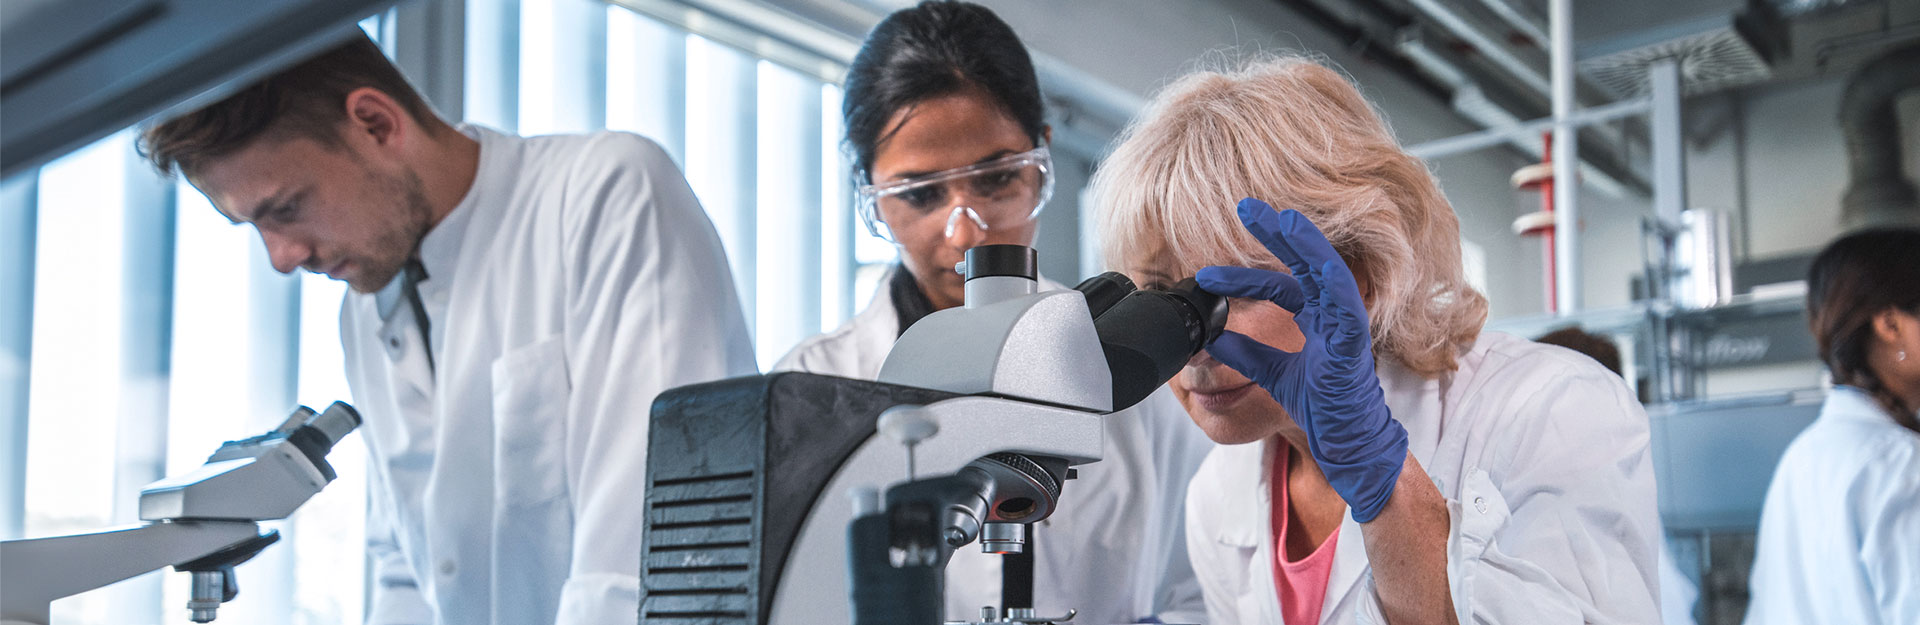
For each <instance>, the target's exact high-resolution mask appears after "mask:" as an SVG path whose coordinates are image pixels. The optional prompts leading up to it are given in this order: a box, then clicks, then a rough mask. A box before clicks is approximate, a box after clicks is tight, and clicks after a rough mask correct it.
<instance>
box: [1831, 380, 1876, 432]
mask: <svg viewBox="0 0 1920 625" xmlns="http://www.w3.org/2000/svg"><path fill="white" fill-rule="evenodd" d="M1891 418H1892V415H1888V414H1887V409H1886V407H1884V406H1881V405H1880V402H1878V401H1875V400H1874V399H1873V396H1872V395H1868V394H1867V392H1866V391H1863V390H1860V389H1858V388H1855V387H1852V386H1845V385H1840V386H1835V387H1833V392H1832V393H1831V394H1829V395H1828V396H1827V402H1826V404H1824V405H1822V406H1821V407H1820V419H1821V420H1834V421H1865V422H1870V423H1881V422H1885V421H1888V420H1890V419H1891Z"/></svg>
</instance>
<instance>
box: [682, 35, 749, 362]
mask: <svg viewBox="0 0 1920 625" xmlns="http://www.w3.org/2000/svg"><path fill="white" fill-rule="evenodd" d="M754 83H755V70H754V60H753V59H752V58H750V57H748V56H746V55H745V54H741V53H740V52H739V51H736V50H734V49H732V48H729V47H726V46H723V45H720V44H717V43H714V42H712V41H709V40H707V39H705V38H702V37H697V36H688V37H687V157H686V158H687V166H686V169H687V182H688V183H689V184H691V185H692V186H693V192H694V194H695V195H698V196H699V198H700V204H701V205H702V206H704V207H706V210H707V216H708V217H710V218H712V219H713V226H714V228H715V229H716V230H719V232H720V242H721V244H723V245H724V246H726V249H727V262H728V264H729V265H731V266H732V268H733V281H734V288H736V289H738V290H739V292H740V299H741V304H742V305H743V306H745V310H747V311H753V310H755V306H754V302H755V295H756V294H757V293H758V290H757V289H755V288H754V280H753V270H754V267H755V266H756V265H755V262H754V252H755V247H754V246H755V243H756V242H755V240H754V226H755V222H754V219H753V202H754V200H755V199H756V194H755V191H754V183H755V178H756V176H755V173H754V170H755V161H754V156H753V152H754V143H755V139H756V132H757V131H756V123H755V121H756V120H755V118H754V105H755V104H756V102H755V99H754ZM752 322H753V316H752V314H751V313H749V315H748V324H749V327H748V330H749V332H753V331H755V329H754V328H753V327H752Z"/></svg>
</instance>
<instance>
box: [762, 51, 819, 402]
mask: <svg viewBox="0 0 1920 625" xmlns="http://www.w3.org/2000/svg"><path fill="white" fill-rule="evenodd" d="M758 71H759V111H760V114H759V124H758V126H759V137H760V138H759V145H758V147H757V148H756V150H755V153H756V159H757V161H758V167H757V170H758V171H759V183H758V184H757V185H756V188H757V189H758V196H759V197H758V202H757V203H756V204H757V208H758V210H757V211H756V213H757V215H756V220H757V222H758V223H757V230H756V231H757V232H759V233H760V234H761V236H759V237H758V238H759V249H758V250H757V251H756V257H757V259H758V263H759V264H758V265H757V267H756V270H755V273H754V279H755V281H756V282H757V284H758V297H756V298H755V301H756V302H758V305H757V307H756V310H755V317H756V318H757V321H756V322H755V326H756V327H758V328H759V331H758V333H757V334H756V335H755V336H756V340H755V341H754V345H755V347H756V348H757V349H758V351H759V356H760V370H762V371H766V370H769V369H771V368H772V367H773V364H774V362H775V361H777V360H778V359H779V358H780V356H782V355H784V354H786V353H787V350H788V349H791V348H792V347H793V346H794V344H796V343H799V342H800V340H801V339H804V338H806V337H808V336H812V335H813V334H814V333H815V332H818V331H819V328H820V319H819V316H818V315H819V310H820V304H819V297H820V282H821V280H820V272H819V271H817V270H815V267H816V266H817V263H816V262H815V260H816V259H818V258H820V217H821V211H820V204H819V202H820V197H821V193H820V187H819V185H820V166H821V163H820V161H818V160H816V158H815V156H816V155H818V154H819V153H820V129H819V124H820V111H819V108H818V107H819V106H820V84H819V83H818V82H814V81H813V80H810V79H808V78H805V77H802V76H801V75H800V74H799V73H797V72H794V71H793V70H790V69H786V68H784V67H781V66H778V65H774V64H773V63H770V62H767V61H761V62H760V64H759V69H758Z"/></svg>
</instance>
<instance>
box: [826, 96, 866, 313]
mask: <svg viewBox="0 0 1920 625" xmlns="http://www.w3.org/2000/svg"><path fill="white" fill-rule="evenodd" d="M841 126H842V122H841V119H840V86H839V85H822V86H821V87H820V208H821V211H820V251H821V254H820V331H821V332H826V331H829V330H832V329H834V328H837V327H840V324H842V323H846V321H847V319H849V318H851V317H852V316H853V311H854V306H855V304H854V301H853V288H852V284H853V238H854V236H855V235H856V234H857V233H855V232H853V231H852V230H849V229H848V228H847V224H849V223H852V222H854V221H855V218H854V216H853V210H852V209H853V206H852V204H849V202H850V200H849V198H850V197H852V194H851V193H849V191H850V189H849V184H850V183H849V182H848V178H847V176H848V171H847V159H846V155H845V154H843V153H842V152H841V151H840V136H841V133H842V131H841Z"/></svg>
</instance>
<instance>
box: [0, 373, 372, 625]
mask: <svg viewBox="0 0 1920 625" xmlns="http://www.w3.org/2000/svg"><path fill="white" fill-rule="evenodd" d="M359 426H360V415H359V414H358V413H356V412H355V411H354V409H353V407H352V406H348V405H347V404H345V403H341V402H334V404H333V405H332V406H330V407H328V408H327V410H326V412H322V413H319V414H315V413H314V412H313V410H312V409H309V408H307V407H305V406H301V407H299V408H298V409H296V410H294V412H293V414H292V415H290V416H289V417H288V418H287V420H286V421H285V422H284V423H282V424H281V425H280V426H279V427H277V428H275V429H274V430H273V431H271V432H268V433H266V434H263V435H260V436H256V437H253V438H248V439H243V440H237V441H229V442H227V443H226V444H223V445H221V446H220V449H218V450H216V451H215V452H214V453H213V455H212V456H211V457H209V458H207V462H206V464H204V465H201V466H200V468H198V469H196V470H194V471H192V472H190V473H187V474H185V475H180V476H175V477H169V478H166V479H163V480H160V481H157V482H154V483H152V484H148V485H147V486H146V488H144V489H142V490H141V491H140V519H141V520H142V521H144V523H142V524H139V525H131V526H126V527H119V528H112V529H107V530H102V531H99V532H92V533H87V534H74V535H70V536H54V537H47V538H31V539H23V540H9V541H5V542H3V543H0V586H4V587H5V589H6V590H5V592H4V594H0V625H15V624H32V625H45V624H46V623H47V622H48V606H49V604H51V603H52V602H53V601H54V600H57V599H61V598H65V597H68V596H72V595H75V594H79V593H82V592H86V591H89V590H93V589H95V588H100V587H102V586H106V585H108V584H112V583H114V582H118V581H121V580H125V579H128V578H131V577H134V576H136V575H140V574H143V573H147V572H149V571H155V570H159V569H162V568H165V567H168V566H171V567H174V569H175V570H178V571H181V572H186V573H190V574H191V575H192V576H193V580H192V581H193V584H192V587H193V592H192V598H191V599H190V600H189V601H188V602H187V608H188V610H190V611H191V618H192V620H193V621H194V622H196V623H205V622H208V621H212V620H213V619H214V617H215V616H216V614H217V611H218V609H219V607H220V604H221V603H224V602H226V601H230V600H232V599H233V598H234V596H235V595H236V594H237V593H238V586H237V585H236V584H235V582H234V579H233V566H234V565H236V564H239V563H240V562H244V561H246V560H247V559H248V558H251V557H253V555H254V554H256V553H259V551H260V550H261V549H263V548H265V547H266V546H267V545H270V544H273V542H274V541H276V540H278V539H279V533H278V532H274V531H268V532H265V533H262V532H261V531H260V525H259V522H260V521H270V520H275V519H284V518H287V517H288V516H289V515H292V514H293V512H294V510H296V509H298V508H299V507H300V505H301V504H304V503H306V502H307V500H308V499H309V498H311V497H313V495H314V494H316V493H319V492H320V489H322V488H325V487H326V485H327V483H328V482H331V481H333V478H334V472H333V467H332V466H331V465H329V464H327V461H326V455H327V452H328V451H329V450H331V449H332V448H333V445H334V444H335V443H338V442H339V441H340V439H341V438H343V437H345V436H346V435H347V434H348V433H349V432H352V431H353V430H354V429H355V428H358V427H359Z"/></svg>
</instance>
